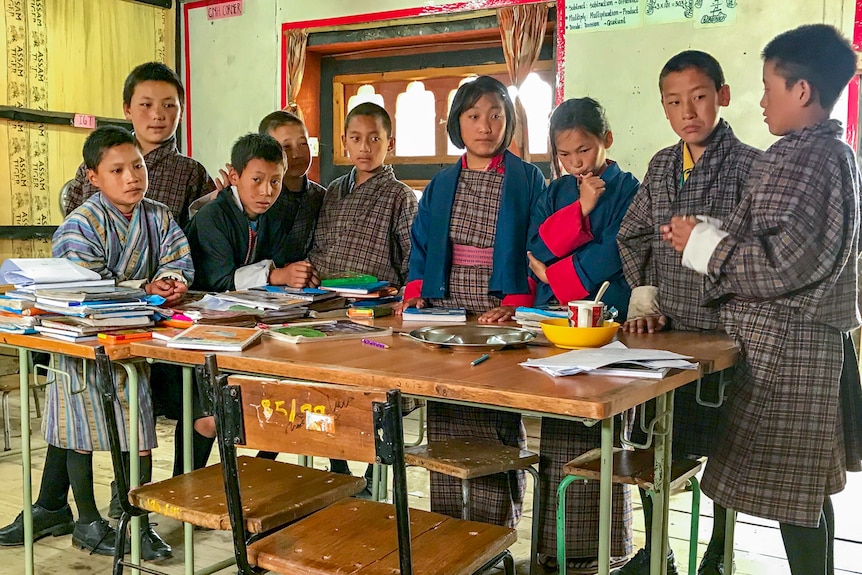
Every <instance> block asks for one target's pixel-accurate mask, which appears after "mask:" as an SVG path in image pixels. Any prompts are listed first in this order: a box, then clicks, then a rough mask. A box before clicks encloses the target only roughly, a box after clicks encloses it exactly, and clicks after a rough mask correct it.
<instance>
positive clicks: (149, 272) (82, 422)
mask: <svg viewBox="0 0 862 575" xmlns="http://www.w3.org/2000/svg"><path fill="white" fill-rule="evenodd" d="M84 164H85V166H86V167H87V177H88V179H89V181H90V183H91V184H92V185H93V186H94V187H96V188H98V189H99V190H101V191H100V193H96V194H94V195H92V196H90V197H89V198H88V199H87V200H86V201H85V202H84V203H83V204H82V205H81V206H80V207H79V208H78V209H76V210H75V211H74V212H72V214H70V215H69V217H68V218H66V220H65V221H64V222H63V223H62V224H61V225H60V227H59V228H57V231H56V232H55V233H54V240H53V250H52V255H53V257H62V258H68V259H70V260H71V261H73V262H75V263H77V264H78V265H81V266H84V267H86V268H88V269H91V270H93V271H95V272H97V273H99V275H101V276H102V277H103V278H112V279H115V280H116V281H117V283H118V285H133V286H140V287H143V288H144V289H145V290H146V291H147V293H150V294H158V295H161V296H163V297H165V299H166V303H167V304H169V305H170V304H172V303H174V302H175V301H177V300H178V299H179V298H180V297H181V296H182V294H184V293H185V292H186V289H187V285H188V283H189V282H191V280H192V279H193V277H194V271H193V269H192V258H191V253H190V252H189V245H188V242H187V241H186V237H185V236H184V235H183V232H182V230H181V229H180V227H179V226H178V225H177V224H176V222H174V220H173V217H172V216H171V213H170V210H169V209H168V208H167V206H165V205H164V204H160V203H158V202H155V201H153V200H151V199H149V198H145V197H144V194H145V193H146V191H147V169H146V166H145V164H144V158H143V156H142V155H141V152H140V150H139V149H138V147H137V142H136V140H135V138H134V136H132V134H131V133H129V132H128V131H126V130H125V129H123V128H119V127H116V126H105V127H101V128H98V129H97V130H95V131H93V133H91V134H90V136H89V137H88V138H87V140H86V142H85V143H84ZM57 361H58V366H57V367H58V369H60V370H62V371H63V372H65V373H68V374H69V376H70V381H69V382H68V384H61V383H58V384H56V385H51V386H48V395H47V398H46V407H45V420H44V422H43V429H44V430H45V439H46V441H47V442H48V452H47V455H46V459H45V469H44V472H43V474H42V485H41V489H40V492H39V499H38V500H37V501H36V503H35V504H33V523H34V529H33V533H34V537H35V538H39V537H44V536H46V535H49V534H51V535H55V536H56V535H64V534H67V533H70V532H71V533H72V544H73V545H74V546H75V547H79V548H82V549H88V550H90V551H91V552H93V553H98V554H102V555H113V553H114V546H115V532H114V530H113V528H112V527H111V526H110V525H108V523H107V522H106V521H105V520H104V519H102V517H101V515H100V513H99V510H98V509H97V507H96V502H95V498H94V496H93V456H92V452H93V451H94V450H99V451H107V450H109V449H110V446H109V445H108V444H107V440H106V439H105V438H106V437H107V431H106V428H105V425H106V421H105V416H104V412H103V411H102V403H101V400H100V398H99V395H98V392H97V386H96V383H95V379H94V378H95V370H93V369H92V367H90V369H89V370H85V369H84V360H81V359H77V358H72V357H67V356H63V355H60V356H58V360H57ZM136 365H137V369H138V370H139V374H138V377H139V391H138V402H139V410H140V422H141V423H140V429H139V434H140V449H141V455H142V458H141V482H142V483H146V482H149V481H151V480H152V457H151V455H150V450H152V449H153V448H154V447H156V443H157V441H156V430H155V421H154V417H153V410H152V399H151V395H150V386H149V384H148V376H149V369H148V366H147V364H146V363H139V364H136ZM114 378H115V380H116V382H117V384H118V386H120V387H121V388H122V386H123V385H124V384H125V381H126V375H125V371H124V370H122V369H119V370H115V371H114ZM81 390H83V391H81ZM115 402H116V406H115V408H116V410H117V411H118V412H123V411H125V412H128V404H127V403H126V401H125V395H124V393H123V391H122V389H120V392H119V393H118V394H117V399H116V400H115ZM125 429H126V428H125V427H124V426H120V427H119V429H118V431H119V433H120V442H121V444H122V449H123V450H124V451H126V452H128V437H127V436H126V435H127V432H126V431H125ZM125 455H127V456H128V453H126V454H125ZM70 486H71V488H72V491H73V492H74V495H75V503H76V505H77V507H78V516H79V517H78V521H77V522H76V523H73V522H72V511H71V509H70V508H69V505H68V494H69V487H70ZM143 525H144V526H145V527H144V529H143V531H142V542H141V555H142V557H143V558H144V559H148V560H155V559H166V558H168V557H170V556H171V548H170V547H169V546H168V545H167V544H166V543H165V542H164V541H162V540H161V538H160V537H159V536H158V535H157V534H156V533H155V531H153V529H152V527H151V526H150V525H149V524H148V522H147V520H146V518H144V520H143ZM23 534H24V530H23V524H22V522H21V515H19V516H18V518H17V519H16V520H15V521H14V522H13V523H12V524H11V525H9V526H7V527H5V528H3V529H0V545H22V544H23Z"/></svg>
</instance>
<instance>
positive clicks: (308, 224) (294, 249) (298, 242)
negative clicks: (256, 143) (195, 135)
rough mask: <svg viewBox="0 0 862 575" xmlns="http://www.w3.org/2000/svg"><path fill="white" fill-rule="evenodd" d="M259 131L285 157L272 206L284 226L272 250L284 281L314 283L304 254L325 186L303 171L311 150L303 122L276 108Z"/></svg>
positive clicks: (296, 284) (302, 284) (298, 284)
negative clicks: (282, 266)
mask: <svg viewBox="0 0 862 575" xmlns="http://www.w3.org/2000/svg"><path fill="white" fill-rule="evenodd" d="M258 132H259V133H261V134H269V135H270V136H272V137H273V138H275V139H276V140H277V141H278V143H279V144H281V149H282V150H284V153H285V156H286V157H287V169H286V170H285V172H284V181H283V184H282V188H281V194H280V195H279V196H278V199H277V200H276V202H275V205H273V207H272V211H273V212H275V213H276V214H278V216H277V218H278V219H279V220H280V221H281V225H282V227H283V229H284V234H283V235H282V238H281V242H280V244H279V245H278V246H276V247H275V250H276V253H278V254H280V256H281V258H282V259H283V261H284V262H285V268H286V269H287V270H288V272H289V274H290V275H289V276H288V278H287V281H286V282H285V283H286V285H289V286H291V287H306V286H308V287H314V286H317V285H319V283H320V282H319V279H318V277H317V272H316V270H315V269H314V266H312V265H311V263H310V262H309V261H308V260H307V259H306V258H307V257H308V252H309V251H310V250H311V246H312V243H313V242H314V230H315V227H316V226H317V218H318V216H319V215H320V208H321V206H322V205H323V197H324V194H325V193H326V188H324V187H323V186H321V185H320V184H318V183H317V182H313V181H311V180H310V179H309V178H308V176H307V175H306V174H307V173H308V169H309V168H310V167H311V150H310V148H309V145H308V131H307V130H306V127H305V123H303V121H302V120H301V119H300V118H299V117H298V116H296V115H294V114H291V113H290V112H285V111H284V110H277V111H275V112H272V113H271V114H268V115H266V116H265V117H264V118H263V119H262V120H261V121H260V125H259V126H258Z"/></svg>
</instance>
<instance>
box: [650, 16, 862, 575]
mask: <svg viewBox="0 0 862 575" xmlns="http://www.w3.org/2000/svg"><path fill="white" fill-rule="evenodd" d="M762 57H763V87H764V93H763V98H762V99H761V101H760V105H761V107H763V109H764V116H765V117H766V118H765V121H766V124H767V125H768V126H769V131H770V133H772V134H774V135H776V136H782V138H781V139H780V140H779V141H778V142H776V143H775V144H773V145H772V146H771V147H770V148H769V149H768V150H767V151H766V153H765V154H764V156H763V158H762V159H761V160H760V161H758V162H757V163H756V164H755V166H754V169H753V170H752V172H751V175H750V178H749V183H748V185H747V186H746V189H745V192H746V193H745V195H744V197H743V199H742V201H741V203H740V204H739V206H737V208H736V209H735V210H734V211H733V213H732V214H730V215H729V216H728V217H727V218H725V219H724V220H723V222H722V223H721V225H720V226H718V225H716V224H715V223H714V222H708V221H702V222H698V221H697V220H696V218H695V217H694V216H695V215H698V214H699V212H687V213H686V214H687V215H686V216H685V217H681V215H682V214H683V212H678V214H677V217H674V218H673V220H672V222H671V224H670V225H665V226H662V230H661V233H662V234H663V236H664V238H665V239H666V240H668V242H669V244H670V245H672V246H673V247H674V248H675V249H677V250H678V251H681V252H682V253H683V257H682V265H684V266H686V267H687V268H690V269H692V270H694V271H696V272H697V273H699V274H703V275H702V276H701V277H702V278H703V279H704V281H705V282H706V290H705V293H704V298H703V299H704V302H705V303H713V304H715V303H721V304H722V305H721V316H722V319H723V320H724V324H725V326H726V327H727V331H728V333H730V334H731V335H732V336H733V338H734V340H735V341H736V343H737V345H739V347H740V349H741V353H740V358H741V359H740V366H739V368H738V369H737V370H736V377H735V378H734V382H733V386H732V387H731V390H730V393H729V396H728V399H727V405H726V407H725V414H726V417H725V419H724V421H723V426H722V429H721V431H722V441H721V442H720V443H719V444H717V445H716V446H715V449H714V450H713V453H712V454H711V455H710V458H709V461H708V463H707V466H706V472H705V473H704V477H703V490H704V492H705V493H707V494H709V495H710V497H712V498H713V499H714V500H715V501H716V502H719V503H721V504H722V505H724V506H725V507H728V508H731V509H734V510H736V511H742V512H744V513H748V514H751V515H756V516H758V517H765V518H767V519H772V520H775V521H778V522H779V524H780V527H781V535H782V538H783V539H784V547H785V550H786V551H787V558H788V562H789V563H790V569H791V572H792V573H793V574H794V575H801V574H803V573H804V574H806V575H825V574H827V573H828V574H831V573H833V572H834V565H833V557H832V548H833V541H834V537H835V518H834V513H833V510H832V503H831V501H830V497H829V496H830V495H831V494H834V493H837V492H839V491H841V490H842V489H843V488H844V484H845V481H846V472H847V471H848V470H850V471H860V470H862V465H860V462H862V398H860V397H862V391H860V384H859V366H858V362H857V359H856V353H855V348H854V346H853V344H852V342H851V339H850V336H849V332H850V331H851V330H853V329H856V328H857V327H859V325H860V323H862V322H860V313H859V304H858V288H857V272H858V259H859V226H860V213H859V193H860V174H859V170H858V167H857V164H856V157H855V155H854V153H853V150H852V149H851V148H850V147H849V146H848V145H847V144H845V143H844V142H843V141H842V140H841V136H842V129H841V125H840V123H839V122H838V121H836V120H830V119H829V116H830V113H831V111H832V108H833V106H834V105H835V102H836V101H837V99H838V97H839V95H840V94H841V91H842V90H843V89H844V87H845V86H846V85H847V83H848V82H849V81H850V79H851V78H852V77H853V74H854V73H855V70H856V57H855V54H854V52H853V48H852V47H851V45H850V43H849V42H848V41H847V40H846V39H845V38H843V37H842V36H841V34H840V33H839V32H838V30H836V29H835V28H833V27H832V26H827V25H825V24H812V25H806V26H801V27H799V28H796V29H794V30H790V31H788V32H785V33H783V34H780V35H779V36H777V37H776V38H774V39H773V40H772V41H770V42H769V43H768V44H767V45H766V47H765V48H764V50H763V54H762Z"/></svg>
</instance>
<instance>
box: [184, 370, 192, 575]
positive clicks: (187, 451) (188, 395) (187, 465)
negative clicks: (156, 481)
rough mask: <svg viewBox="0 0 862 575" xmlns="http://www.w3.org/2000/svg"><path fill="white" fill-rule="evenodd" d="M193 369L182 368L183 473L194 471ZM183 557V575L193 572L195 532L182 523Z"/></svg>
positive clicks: (189, 524)
mask: <svg viewBox="0 0 862 575" xmlns="http://www.w3.org/2000/svg"><path fill="white" fill-rule="evenodd" d="M193 383H194V368H192V367H189V366H183V472H184V473H190V472H191V471H194V466H195V464H194V456H193V455H192V454H193V449H192V447H193V445H192V442H193V441H194V430H195V422H194V415H193V413H192V401H193V399H192V385H193ZM183 545H184V547H183V556H184V560H185V561H184V563H185V575H194V572H195V531H194V526H193V525H192V524H191V523H183Z"/></svg>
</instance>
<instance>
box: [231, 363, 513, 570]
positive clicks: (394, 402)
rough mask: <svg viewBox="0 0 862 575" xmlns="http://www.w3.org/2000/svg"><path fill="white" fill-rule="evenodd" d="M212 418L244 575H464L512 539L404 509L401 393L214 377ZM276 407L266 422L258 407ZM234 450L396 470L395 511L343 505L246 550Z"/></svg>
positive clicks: (491, 561) (498, 554) (354, 502)
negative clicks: (257, 572) (216, 391)
mask: <svg viewBox="0 0 862 575" xmlns="http://www.w3.org/2000/svg"><path fill="white" fill-rule="evenodd" d="M219 380H220V382H221V384H222V385H221V386H220V396H221V397H220V399H219V398H218V397H217V400H216V411H217V413H218V412H219V411H221V413H222V416H221V417H220V420H221V421H223V422H224V424H225V427H224V428H223V429H222V430H221V431H220V432H219V447H220V449H222V450H223V451H222V459H223V461H225V462H226V464H225V466H224V469H225V481H226V482H227V485H226V486H227V491H228V511H229V512H230V516H231V523H232V525H233V530H234V547H235V551H236V561H237V565H239V567H240V571H239V572H240V573H241V574H242V575H251V573H254V571H253V568H254V567H257V568H262V569H266V570H271V571H275V572H278V573H284V574H290V575H294V574H312V573H314V574H315V575H322V574H328V573H331V574H335V573H352V574H354V575H371V574H383V573H386V574H392V573H400V574H401V575H412V574H413V573H416V574H423V575H431V574H433V575H444V574H445V575H468V574H471V573H476V572H477V571H481V570H484V569H486V568H489V567H490V566H492V565H495V564H496V563H498V562H500V561H501V560H502V561H503V564H504V567H505V572H506V573H507V574H508V575H514V567H515V565H514V561H513V559H512V555H511V554H510V553H509V551H508V548H509V547H510V546H511V545H512V544H513V543H514V542H515V540H516V538H517V535H516V532H515V530H513V529H508V528H505V527H499V526H496V525H490V524H486V523H478V522H474V521H464V520H462V519H454V518H451V517H448V516H445V515H440V514H437V513H431V512H428V511H420V510H418V509H409V508H408V504H407V472H406V467H405V464H404V435H403V423H402V420H401V393H400V391H398V390H392V391H388V392H385V391H371V390H367V389H363V388H356V387H349V386H341V385H332V384H318V383H302V382H295V381H274V380H264V379H259V378H253V377H247V376H231V377H230V378H224V377H223V376H221V377H219ZM263 405H269V406H275V405H280V406H282V407H283V409H281V410H275V411H273V412H271V413H267V412H264V411H262V409H261V406H263ZM237 445H241V446H245V447H252V448H256V449H265V450H269V451H287V452H292V453H307V454H309V455H313V456H325V457H336V458H340V459H348V460H350V461H363V462H368V463H370V462H377V463H380V464H383V465H391V466H392V474H393V500H394V504H389V503H383V502H377V501H366V500H362V499H344V500H341V501H338V502H336V503H334V504H332V505H330V506H329V507H326V508H325V509H322V510H320V511H318V512H316V513H314V514H312V515H310V516H308V517H306V518H304V519H301V520H299V521H297V522H296V523H293V524H291V525H288V526H286V527H284V528H282V529H280V530H277V531H275V532H274V533H272V534H269V535H266V536H264V537H263V538H261V539H259V540H257V541H254V542H252V543H251V544H250V545H247V544H246V541H247V540H248V534H247V526H248V520H247V518H246V513H247V509H246V508H244V507H243V505H242V504H241V503H240V502H241V500H242V495H243V494H244V493H245V491H246V487H245V484H244V483H243V482H242V481H241V478H240V475H239V473H238V469H237V468H235V467H234V466H232V465H231V464H230V462H231V461H233V460H234V453H235V449H236V446H237Z"/></svg>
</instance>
